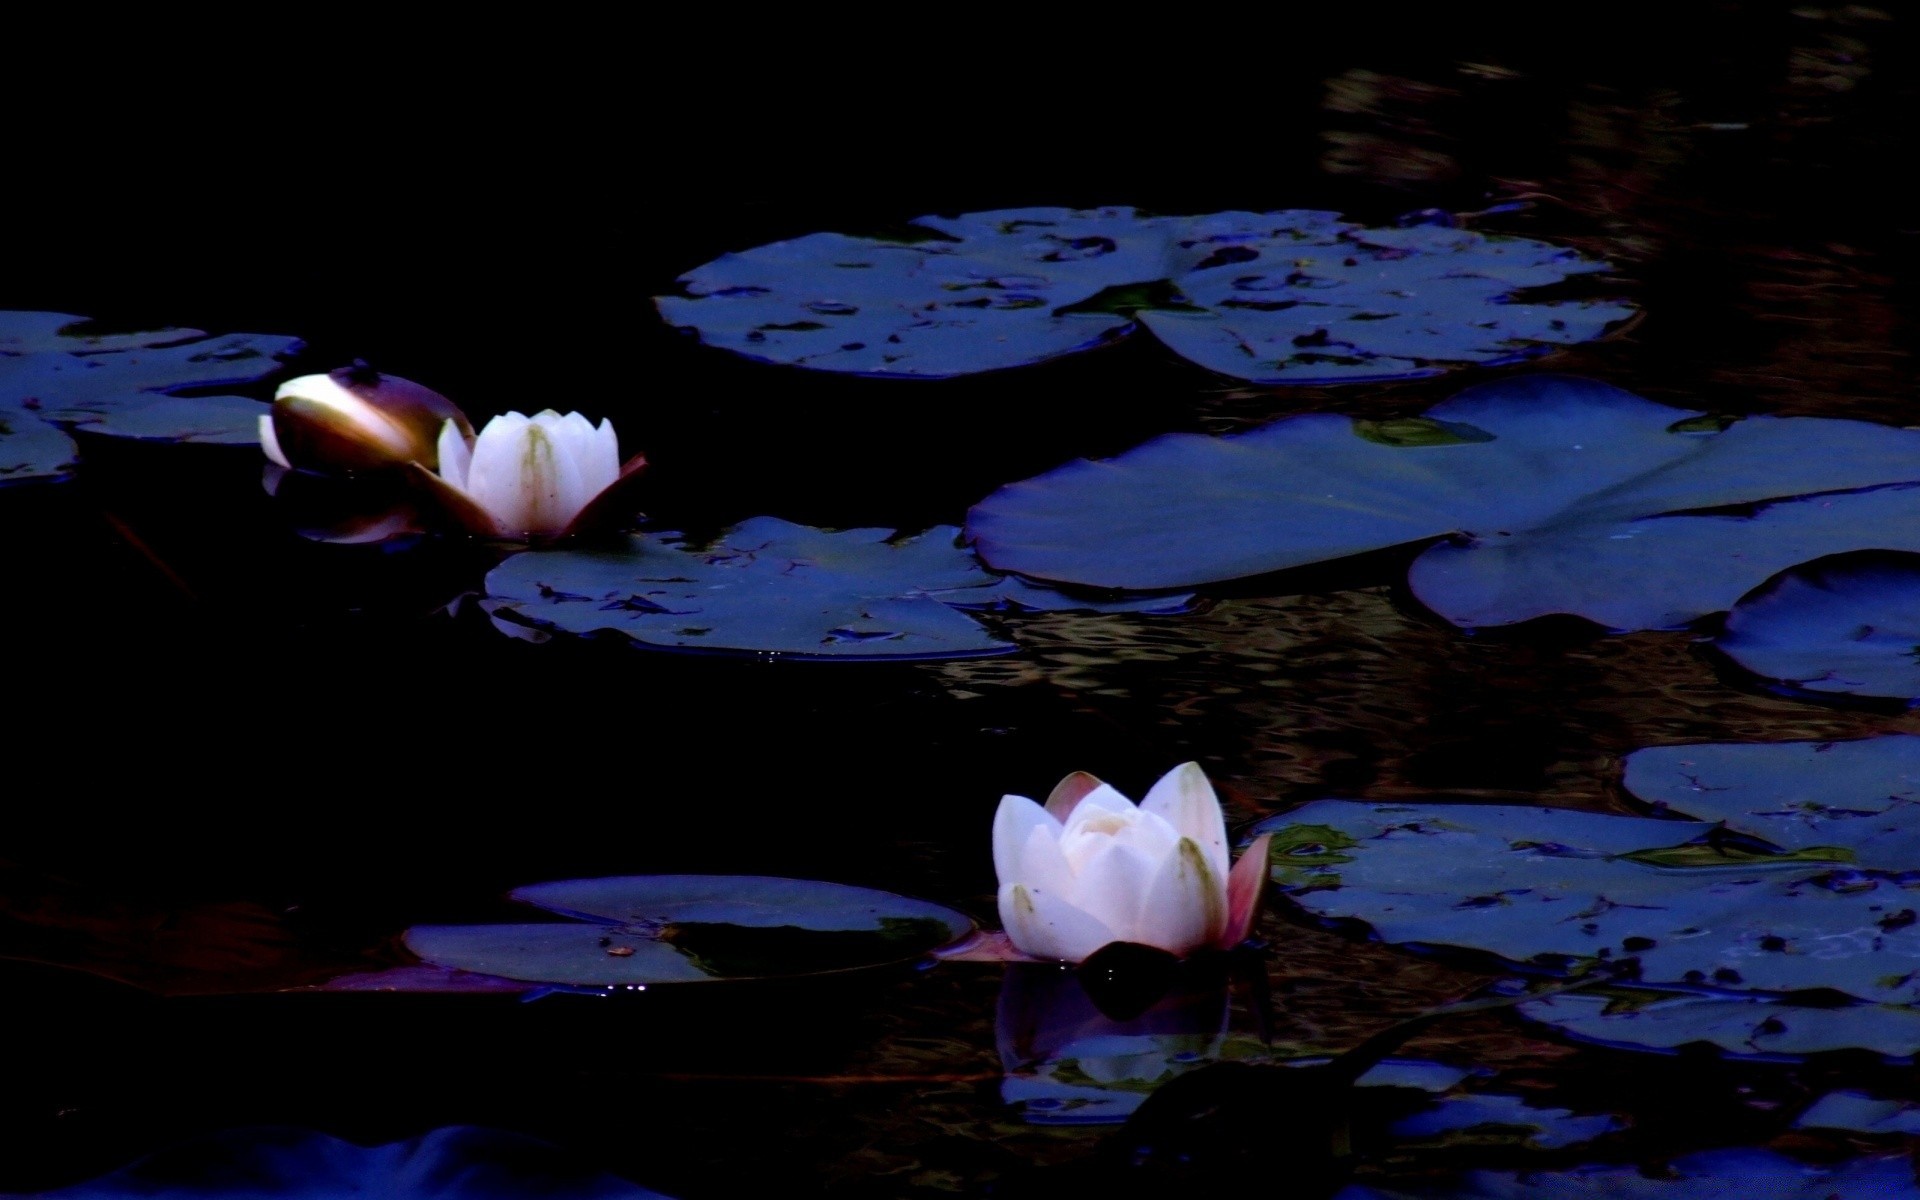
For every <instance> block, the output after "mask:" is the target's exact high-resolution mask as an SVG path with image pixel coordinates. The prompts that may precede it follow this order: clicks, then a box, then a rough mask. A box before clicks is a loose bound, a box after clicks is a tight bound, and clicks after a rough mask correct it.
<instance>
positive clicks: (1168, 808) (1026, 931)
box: [993, 763, 1267, 962]
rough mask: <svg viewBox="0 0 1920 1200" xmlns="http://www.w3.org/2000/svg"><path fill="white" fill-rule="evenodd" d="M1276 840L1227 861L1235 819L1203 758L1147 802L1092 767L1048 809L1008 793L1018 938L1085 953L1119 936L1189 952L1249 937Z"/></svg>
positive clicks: (1000, 842)
mask: <svg viewBox="0 0 1920 1200" xmlns="http://www.w3.org/2000/svg"><path fill="white" fill-rule="evenodd" d="M1266 847H1267V842H1266V839H1264V838H1263V839H1261V840H1260V841H1258V842H1256V843H1255V844H1254V845H1253V846H1251V847H1249V848H1248V851H1247V853H1246V854H1245V855H1243V856H1242V857H1241V860H1240V864H1239V866H1237V867H1235V868H1234V869H1233V871H1232V872H1231V874H1229V872H1228V869H1227V830H1226V819H1225V817H1224V815H1223V814H1222V812H1221V810H1220V801H1219V799H1218V798H1217V797H1216V796H1215V795H1214V793H1213V785H1212V784H1210V783H1208V782H1207V777H1206V774H1205V772H1203V771H1201V769H1200V767H1199V764H1197V763H1186V764H1184V765H1182V766H1179V767H1175V768H1174V769H1173V770H1171V771H1169V772H1167V773H1166V774H1165V775H1164V776H1162V777H1161V779H1160V781H1159V782H1158V783H1156V784H1154V785H1153V788H1152V789H1151V790H1150V791H1149V792H1148V793H1147V798H1146V799H1145V800H1143V801H1141V802H1140V804H1139V805H1138V806H1137V807H1136V806H1135V805H1134V804H1133V802H1132V801H1130V800H1128V799H1127V798H1126V797H1125V796H1122V795H1121V794H1120V793H1119V792H1116V791H1115V790H1113V789H1112V788H1110V787H1108V786H1107V785H1106V784H1104V783H1101V782H1100V781H1099V780H1097V779H1095V778H1094V777H1093V776H1091V775H1087V774H1085V773H1083V772H1076V773H1075V774H1073V775H1069V776H1067V778H1066V779H1064V780H1062V781H1061V783H1060V786H1059V787H1056V788H1055V789H1054V790H1053V794H1052V795H1051V796H1049V797H1048V798H1047V803H1046V806H1045V807H1042V806H1041V805H1039V804H1036V803H1034V802H1033V801H1032V800H1029V799H1028V798H1027V797H1025V796H1004V797H1002V798H1001V801H1000V808H999V811H998V812H996V813H995V814H994V819H993V865H994V869H995V871H997V872H998V874H999V878H1000V920H1001V923H1002V924H1003V925H1004V926H1005V927H1006V931H1007V936H1008V937H1009V938H1011V939H1012V941H1013V944H1014V946H1015V948H1017V949H1019V950H1020V951H1022V952H1023V953H1025V954H1029V955H1032V956H1033V957H1035V958H1053V959H1064V960H1065V961H1067V962H1080V961H1083V960H1084V959H1086V958H1087V957H1089V956H1090V955H1092V954H1093V953H1094V951H1096V950H1098V949H1100V948H1101V947H1102V946H1105V945H1107V944H1108V943H1110V942H1135V943H1138V944H1140V945H1143V946H1156V947H1158V948H1160V949H1162V950H1165V951H1167V952H1168V953H1170V954H1176V955H1181V956H1184V955H1186V954H1188V953H1190V952H1192V951H1194V950H1198V949H1201V948H1203V947H1208V946H1217V947H1221V948H1226V947H1230V946H1233V945H1236V944H1238V943H1239V942H1240V941H1241V940H1243V939H1244V938H1245V937H1246V936H1247V932H1248V930H1249V929H1250V927H1251V925H1252V921H1253V914H1254V909H1255V907H1256V904H1257V902H1258V900H1259V897H1260V891H1261V887H1262V885H1263V884H1264V882H1265V878H1266V862H1267V853H1266Z"/></svg>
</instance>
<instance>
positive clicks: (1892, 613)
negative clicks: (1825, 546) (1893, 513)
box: [1714, 530, 1920, 861]
mask: <svg viewBox="0 0 1920 1200" xmlns="http://www.w3.org/2000/svg"><path fill="white" fill-rule="evenodd" d="M1889 533H1890V534H1891V535H1892V536H1888V537H1886V538H1883V539H1881V541H1882V542H1883V543H1885V544H1899V543H1903V542H1904V541H1905V539H1903V538H1901V537H1899V536H1898V532H1897V531H1896V530H1890V531H1889ZM1714 645H1715V646H1716V647H1717V648H1718V649H1719V650H1720V652H1721V653H1723V654H1725V655H1726V656H1727V657H1728V658H1731V659H1732V660H1733V661H1734V662H1736V663H1738V664H1739V665H1740V666H1742V667H1744V668H1745V669H1747V670H1749V671H1751V672H1753V673H1754V674H1755V675H1759V676H1761V677H1762V678H1765V679H1770V680H1774V681H1777V682H1778V683H1779V684H1781V685H1784V687H1786V688H1787V689H1789V690H1791V691H1794V692H1801V693H1809V694H1811V695H1814V696H1870V697H1887V698H1890V699H1899V700H1906V701H1908V702H1914V701H1920V554H1894V553H1886V552H1880V551H1862V552H1860V553H1857V554H1839V555H1833V556H1831V557H1828V558H1823V559H1819V560H1818V561H1815V562H1808V563H1803V564H1801V565H1799V566H1796V567H1793V568H1792V569H1790V570H1786V571H1782V572H1781V573H1780V574H1778V575H1776V576H1774V577H1773V578H1772V579H1769V580H1767V581H1766V582H1765V583H1763V584H1761V585H1760V586H1759V587H1757V588H1755V589H1754V590H1753V591H1752V592H1751V593H1749V594H1748V595H1746V596H1743V597H1742V598H1741V599H1740V602H1739V603H1737V604H1735V605H1734V606H1733V609H1732V611H1730V612H1729V613H1728V614H1727V622H1726V626H1725V628H1724V629H1723V630H1722V632H1721V634H1720V636H1719V637H1718V638H1716V639H1715V640H1714ZM1915 861H1920V859H1917V860H1915Z"/></svg>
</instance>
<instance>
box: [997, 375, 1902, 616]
mask: <svg viewBox="0 0 1920 1200" xmlns="http://www.w3.org/2000/svg"><path fill="white" fill-rule="evenodd" d="M1697 416H1698V414H1696V413H1692V412H1688V411H1686V410H1683V409H1676V408H1669V407H1667V406H1666V405H1662V404H1655V403H1652V402H1651V401H1648V400H1644V399H1642V398H1640V397H1638V396H1635V395H1633V394H1631V393H1629V392H1625V391H1622V390H1620V389H1619V388H1615V387H1611V386H1609V385H1607V384H1604V383H1599V382H1596V381H1594V380H1588V379H1578V378H1573V377H1567V376H1551V375H1542V376H1532V377H1528V378H1521V379H1511V380H1505V381H1502V382H1497V383H1491V384H1485V385H1482V386H1479V387H1474V388H1469V389H1467V390H1466V391H1464V392H1461V393H1460V394H1459V395H1458V396H1455V397H1454V398H1453V399H1451V400H1448V401H1446V402H1445V403H1443V404H1441V405H1439V406H1437V407H1435V408H1433V409H1430V410H1429V411H1428V412H1427V413H1426V415H1425V417H1424V419H1422V420H1419V421H1415V422H1407V421H1402V422H1396V423H1394V425H1393V427H1392V428H1391V429H1386V428H1383V427H1382V426H1381V423H1378V422H1371V421H1356V420H1353V419H1349V418H1346V417H1341V416H1336V415H1333V414H1329V413H1311V414H1306V415H1302V416H1297V417H1290V418H1286V419H1284V420H1280V421H1276V422H1273V423H1272V424H1269V425H1266V426H1263V427H1261V428H1259V429H1255V430H1251V431H1249V432H1246V433H1241V434H1235V435H1230V436H1225V437H1208V436H1203V435H1200V434H1170V435H1167V436H1164V437H1160V438H1156V439H1154V440H1152V441H1149V442H1146V443H1144V444H1142V445H1140V446H1136V447H1134V448H1133V449H1132V450H1129V451H1127V452H1125V453H1124V454H1121V455H1119V456H1117V457H1115V458H1113V459H1110V460H1105V461H1100V462H1091V461H1087V460H1084V459H1083V460H1080V461H1077V462H1072V463H1068V464H1066V465H1065V466H1062V467H1058V468H1056V469H1054V470H1052V471H1050V472H1048V473H1046V474H1044V475H1039V476H1036V477H1034V478H1032V479H1028V480H1024V481H1022V482H1019V483H1013V484H1009V485H1008V486H1006V487H1003V488H1001V489H1000V490H999V491H997V492H994V493H993V494H992V495H990V496H988V497H986V498H985V499H984V500H982V501H981V502H980V503H979V504H977V505H975V506H974V508H973V510H972V512H971V513H969V514H968V517H967V535H968V537H970V538H971V539H973V541H974V543H975V546H976V548H977V549H978V550H979V551H980V554H981V557H982V558H983V559H985V560H986V562H987V564H988V565H989V566H991V567H993V568H994V569H996V570H1003V571H1015V572H1018V573H1020V574H1022V575H1025V576H1028V577H1031V578H1037V579H1044V580H1050V581H1054V582H1058V583H1068V584H1078V585H1082V586H1088V587H1105V588H1134V589H1166V588H1177V587H1192V586H1195V585H1198V584H1204V583H1213V582H1221V581H1225V580H1231V579H1240V578H1245V577H1248V576H1255V575H1262V574H1266V573H1268V572H1272V571H1280V570H1285V569H1288V568H1292V567H1299V566H1305V565H1308V564H1312V563H1318V562H1326V561H1331V560H1334V559H1339V558H1344V557H1347V556H1349V555H1354V554H1360V553H1364V552H1367V551H1372V550H1380V549H1385V548H1387V547H1391V546H1399V545H1408V544H1417V543H1423V542H1434V541H1435V540H1436V539H1440V538H1446V539H1448V540H1446V541H1440V542H1438V543H1437V544H1434V545H1430V546H1428V547H1427V549H1426V550H1425V552H1424V553H1422V554H1421V555H1420V556H1419V557H1418V558H1417V559H1415V560H1414V562H1413V565H1412V567H1411V569H1410V572H1409V582H1410V583H1411V585H1412V587H1413V591H1414V593H1415V594H1416V595H1417V596H1418V597H1419V598H1420V600H1421V602H1422V603H1424V604H1426V605H1427V606H1428V607H1429V608H1431V609H1433V610H1434V611H1435V612H1437V613H1439V614H1440V615H1442V616H1443V617H1445V618H1446V619H1448V620H1449V621H1452V622H1453V623H1455V624H1457V625H1464V626H1488V625H1506V624H1513V623H1516V622H1520V621H1526V620H1530V619H1532V618H1535V617H1540V616H1545V615H1548V614H1551V613H1571V614H1574V615H1576V616H1582V617H1585V618H1587V619H1588V620H1591V621H1594V622H1596V623H1598V624H1600V625H1603V626H1606V627H1609V628H1612V629H1621V630H1627V629H1658V628H1676V627H1679V626H1683V625H1685V624H1687V623H1688V622H1690V621H1693V620H1695V619H1696V618H1698V617H1700V616H1703V615H1705V614H1707V613H1712V612H1718V611H1721V610H1724V609H1726V608H1728V607H1729V606H1731V605H1732V604H1733V603H1734V601H1736V600H1738V599H1739V598H1740V597H1741V596H1742V595H1743V594H1744V593H1746V592H1747V591H1748V590H1749V589H1751V588H1752V587H1753V586H1754V585H1755V584H1758V583H1759V582H1760V581H1762V580H1763V579H1765V578H1766V577H1767V576H1769V575H1771V574H1773V573H1774V572H1776V571H1779V570H1781V569H1782V568H1784V567H1787V566H1790V565H1792V564H1794V563H1798V562H1804V561H1806V560H1807V559H1809V558H1813V557H1818V556H1820V555H1823V554H1830V553H1836V552H1839V551H1844V550H1852V549H1859V548H1863V547H1869V546H1873V547H1882V548H1893V549H1912V550H1920V486H1914V485H1916V484H1920V431H1914V430H1906V429H1893V428H1889V427H1886V426H1880V425H1872V424H1868V423H1865V422H1860V421H1842V420H1832V419H1827V418H1816V417H1790V418H1779V417H1749V418H1747V419H1745V420H1742V421H1736V422H1733V423H1731V424H1730V425H1725V426H1724V427H1723V425H1722V424H1721V423H1720V422H1717V421H1716V422H1701V421H1698V420H1695V418H1696V417H1697ZM1841 493H1846V494H1841Z"/></svg>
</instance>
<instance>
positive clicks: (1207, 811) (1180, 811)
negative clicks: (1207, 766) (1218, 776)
mask: <svg viewBox="0 0 1920 1200" xmlns="http://www.w3.org/2000/svg"><path fill="white" fill-rule="evenodd" d="M1140 807H1141V809H1143V810H1144V811H1146V812H1150V813H1154V814H1156V815H1158V816H1160V817H1163V818H1165V819H1166V821H1167V823H1168V824H1170V825H1172V826H1173V828H1174V829H1175V830H1177V831H1178V832H1179V834H1180V836H1181V837H1189V838H1192V839H1193V840H1194V842H1195V843H1196V844H1197V845H1198V846H1199V847H1200V848H1201V849H1202V850H1204V851H1206V854H1207V862H1208V863H1209V864H1210V865H1211V866H1212V867H1213V870H1214V873H1215V874H1217V875H1219V876H1220V877H1221V878H1222V879H1225V878H1226V877H1227V863H1228V859H1227V820H1226V815H1225V814H1224V813H1222V812H1221V810H1220V798H1219V797H1218V796H1216V795H1215V794H1214V791H1213V784H1211V783H1209V782H1208V781H1207V773H1206V772H1205V771H1202V770H1201V769H1200V764H1199V763H1191V762H1190V763H1181V764H1180V765H1179V766H1177V767H1175V768H1174V769H1173V770H1171V771H1168V772H1167V773H1166V774H1165V775H1162V776H1161V777H1160V779H1159V782H1157V783H1155V784H1154V785H1153V788H1152V790H1150V791H1149V792H1148V793H1147V798H1146V799H1144V800H1142V801H1141V802H1140Z"/></svg>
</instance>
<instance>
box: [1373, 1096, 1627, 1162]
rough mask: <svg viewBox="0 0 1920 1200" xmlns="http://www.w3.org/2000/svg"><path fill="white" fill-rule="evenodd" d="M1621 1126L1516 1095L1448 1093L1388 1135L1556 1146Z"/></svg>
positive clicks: (1434, 1142) (1428, 1142) (1421, 1140)
mask: <svg viewBox="0 0 1920 1200" xmlns="http://www.w3.org/2000/svg"><path fill="white" fill-rule="evenodd" d="M1623 1128H1625V1123H1624V1122H1622V1121H1621V1120H1620V1118H1618V1117H1615V1116H1611V1115H1609V1114H1606V1113H1576V1112H1574V1111H1573V1110H1571V1109H1566V1108H1536V1107H1534V1106H1533V1105H1531V1104H1528V1103H1527V1102H1526V1101H1525V1100H1524V1099H1523V1098H1521V1097H1519V1096H1511V1095H1506V1094H1503V1093H1500V1092H1470V1093H1467V1094H1464V1095H1458V1096H1447V1097H1444V1098H1442V1099H1440V1100H1438V1101H1436V1102H1435V1103H1434V1104H1433V1105H1431V1106H1430V1107H1427V1108H1424V1109H1422V1110H1420V1111H1419V1112H1417V1113H1414V1114H1412V1115H1410V1116H1406V1117H1402V1118H1401V1119H1400V1120H1398V1121H1395V1122H1394V1123H1393V1136H1394V1137H1395V1138H1397V1139H1399V1140H1401V1141H1403V1142H1412V1143H1418V1144H1420V1145H1422V1146H1455V1147H1458V1146H1523V1147H1526V1148H1527V1149H1530V1150H1561V1149H1565V1148H1566V1147H1568V1146H1577V1145H1580V1144H1581V1143H1583V1142H1590V1141H1592V1140H1593V1139H1595V1138H1597V1137H1603V1136H1605V1135H1606V1134H1609V1133H1613V1132H1615V1131H1617V1130H1620V1129H1623Z"/></svg>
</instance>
